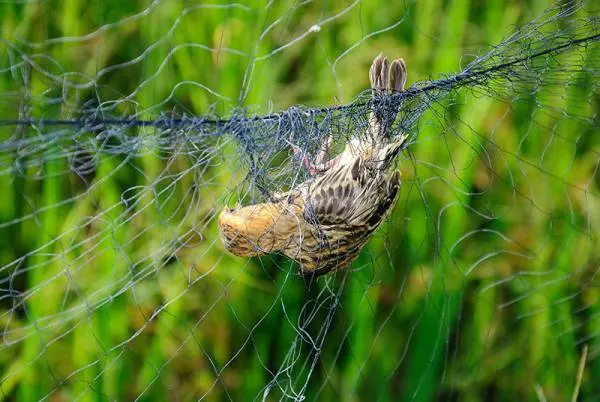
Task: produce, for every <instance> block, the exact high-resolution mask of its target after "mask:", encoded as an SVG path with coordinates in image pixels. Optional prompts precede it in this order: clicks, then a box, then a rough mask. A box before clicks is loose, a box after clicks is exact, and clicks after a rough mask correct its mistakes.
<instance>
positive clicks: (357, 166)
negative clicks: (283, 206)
mask: <svg viewBox="0 0 600 402" xmlns="http://www.w3.org/2000/svg"><path fill="white" fill-rule="evenodd" d="M391 182H395V184H394V183H391ZM398 183H399V179H398V176H397V175H391V176H390V175H388V174H385V173H383V172H378V173H377V174H373V172H370V171H369V170H368V169H366V167H365V163H364V160H363V159H362V158H361V157H357V158H356V159H355V160H354V161H353V163H349V164H344V165H340V166H337V167H335V168H333V169H331V170H330V171H328V172H327V173H326V174H324V175H323V176H321V177H319V178H318V179H317V180H315V181H314V182H312V183H311V186H310V187H309V188H308V192H307V194H306V196H305V200H306V202H305V207H304V217H305V219H306V220H307V221H309V222H311V221H312V222H315V223H317V224H321V225H334V224H349V225H351V224H355V223H367V222H368V221H370V220H371V218H372V217H373V215H374V214H377V210H378V209H380V208H379V207H380V205H381V204H382V203H384V204H387V206H388V207H389V205H390V203H389V202H386V199H388V198H390V197H392V198H394V197H395V195H396V192H397V187H398ZM391 187H394V188H393V189H392V188H391ZM391 193H393V194H391Z"/></svg>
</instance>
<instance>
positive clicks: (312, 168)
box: [286, 136, 338, 176]
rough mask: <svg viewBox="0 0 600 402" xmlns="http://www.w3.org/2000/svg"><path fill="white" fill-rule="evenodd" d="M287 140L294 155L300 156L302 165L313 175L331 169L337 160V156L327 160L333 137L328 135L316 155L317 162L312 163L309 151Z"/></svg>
mask: <svg viewBox="0 0 600 402" xmlns="http://www.w3.org/2000/svg"><path fill="white" fill-rule="evenodd" d="M286 142H287V143H288V144H289V145H290V147H291V148H292V152H293V153H294V156H296V157H299V158H300V160H301V161H302V165H303V166H304V168H305V169H306V170H307V171H308V173H309V174H310V175H311V176H316V175H318V174H321V173H325V172H326V171H327V170H329V169H331V168H332V167H333V166H335V163H336V162H337V159H338V158H337V157H336V158H334V159H331V160H328V161H326V158H327V154H328V153H329V148H330V147H331V143H332V142H333V137H331V136H329V137H327V140H325V142H324V143H323V144H322V145H321V147H320V148H319V151H318V152H317V155H316V157H315V163H312V162H311V161H310V160H309V159H308V156H307V153H306V152H305V151H304V150H302V149H301V148H300V147H299V146H297V145H295V144H293V143H292V142H291V141H288V140H286Z"/></svg>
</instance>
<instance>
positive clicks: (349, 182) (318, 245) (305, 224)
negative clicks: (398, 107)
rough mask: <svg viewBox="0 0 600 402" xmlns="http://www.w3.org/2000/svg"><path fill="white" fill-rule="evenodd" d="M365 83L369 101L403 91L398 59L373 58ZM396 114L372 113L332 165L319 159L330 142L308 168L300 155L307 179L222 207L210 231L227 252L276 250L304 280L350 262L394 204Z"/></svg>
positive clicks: (254, 253)
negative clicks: (268, 197) (272, 194)
mask: <svg viewBox="0 0 600 402" xmlns="http://www.w3.org/2000/svg"><path fill="white" fill-rule="evenodd" d="M369 79H370V81H371V88H372V89H373V92H374V96H375V97H376V98H380V99H383V98H381V97H382V96H384V95H387V94H389V93H390V92H400V91H402V90H404V85H405V83H406V65H405V63H404V60H402V59H398V60H394V61H393V62H392V63H391V64H389V63H388V60H387V58H385V57H384V56H383V55H379V56H378V57H376V58H375V60H374V61H373V64H372V65H371V69H370V71H369ZM396 113H397V111H395V110H394V111H392V112H390V110H389V108H387V109H385V108H381V107H379V108H376V107H374V110H373V111H372V112H371V114H370V117H369V126H368V128H367V130H366V133H364V135H361V136H359V137H356V138H353V139H352V140H351V141H350V142H349V143H348V144H347V145H346V147H345V149H344V151H343V152H342V153H341V154H339V155H338V156H337V157H335V158H333V159H332V160H329V161H324V159H325V157H326V155H327V151H328V148H329V146H330V145H331V138H330V139H328V140H327V141H326V143H325V144H324V146H323V147H322V149H321V150H320V152H319V153H318V155H317V157H316V160H315V163H314V164H313V163H311V162H309V160H308V158H307V157H306V156H304V157H303V164H304V166H305V167H306V168H307V169H308V171H309V173H310V174H311V175H312V176H314V177H312V178H310V179H309V180H307V181H305V182H304V183H302V184H300V185H298V186H297V187H296V188H294V189H292V190H291V191H289V192H287V193H285V194H281V195H279V196H278V200H276V201H275V202H268V203H262V204H254V205H248V206H243V207H237V208H233V209H230V208H225V209H224V210H223V211H222V212H221V214H220V215H219V218H218V226H219V231H220V234H221V239H222V241H223V244H224V245H225V247H226V248H227V250H228V251H229V252H231V253H233V254H235V255H238V256H244V257H250V256H257V255H263V254H267V253H272V252H282V253H283V254H285V255H286V256H288V257H289V258H291V259H293V260H295V261H296V262H298V263H299V264H300V269H301V272H302V274H308V275H322V274H326V273H328V272H331V271H336V270H339V269H342V268H344V267H345V266H347V265H348V264H349V263H351V262H352V260H354V259H355V258H356V257H357V256H358V254H359V252H360V250H361V249H362V247H363V246H364V245H365V243H366V242H367V241H368V240H369V238H370V236H371V234H372V233H373V232H374V231H375V229H377V227H378V226H379V225H380V223H381V222H382V221H383V219H384V218H385V216H386V214H387V212H388V211H389V210H390V209H391V208H392V206H393V205H394V204H395V201H396V195H397V193H398V189H399V186H400V172H399V171H398V170H394V169H392V164H393V161H394V159H395V157H396V156H397V155H398V153H399V152H400V150H401V149H402V145H403V144H404V142H405V140H406V136H405V135H401V136H399V137H396V138H391V136H390V129H391V125H392V123H393V121H394V120H395V117H396ZM292 147H293V149H294V153H296V154H298V153H301V151H300V150H299V149H298V148H297V147H294V146H292Z"/></svg>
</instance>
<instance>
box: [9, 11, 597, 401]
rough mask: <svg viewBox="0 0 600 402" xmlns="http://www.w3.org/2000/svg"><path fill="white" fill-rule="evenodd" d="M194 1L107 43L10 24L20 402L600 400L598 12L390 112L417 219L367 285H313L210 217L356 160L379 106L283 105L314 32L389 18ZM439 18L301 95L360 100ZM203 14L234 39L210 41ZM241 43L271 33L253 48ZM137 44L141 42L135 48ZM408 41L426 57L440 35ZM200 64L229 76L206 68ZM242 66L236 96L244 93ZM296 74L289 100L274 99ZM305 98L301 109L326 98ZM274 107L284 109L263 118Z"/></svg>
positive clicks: (407, 223) (564, 23) (445, 48)
mask: <svg viewBox="0 0 600 402" xmlns="http://www.w3.org/2000/svg"><path fill="white" fill-rule="evenodd" d="M183 3H184V2H182V4H179V3H177V4H176V5H175V3H172V4H167V3H163V2H161V1H154V2H152V3H151V4H150V5H149V6H147V7H146V6H142V7H140V8H139V9H138V10H137V11H131V10H129V11H127V13H126V14H125V15H126V16H124V15H120V14H118V15H111V13H110V11H109V10H110V5H108V4H105V2H102V3H98V4H96V3H94V5H93V7H91V9H90V13H93V16H87V14H86V16H87V17H88V18H90V19H92V20H93V22H94V25H93V26H95V27H96V28H95V29H92V30H89V29H88V28H86V29H85V30H83V27H82V26H63V27H62V29H63V30H62V31H60V32H61V33H62V34H61V36H56V37H52V36H51V35H52V30H50V32H49V35H50V38H49V39H47V38H43V39H39V36H37V34H34V33H33V32H26V33H25V34H24V33H23V32H22V31H23V30H26V29H28V28H27V27H29V26H30V25H31V26H33V25H32V24H34V23H36V21H37V22H38V23H39V22H40V21H39V20H43V21H42V22H45V23H46V24H47V26H48V27H53V26H54V25H53V22H51V21H50V20H48V21H46V20H44V17H43V15H44V12H46V13H48V15H51V16H52V15H56V13H57V12H58V11H54V14H53V11H52V10H51V9H50V7H51V5H49V4H47V3H31V4H27V5H12V4H8V3H6V4H0V9H2V7H4V10H3V11H5V12H11V10H13V12H14V14H15V16H17V15H19V16H21V17H23V18H26V19H27V21H28V22H27V24H29V25H27V24H26V25H27V27H26V28H23V29H22V30H21V31H19V29H18V28H15V30H14V31H10V26H8V23H7V25H5V27H6V26H8V28H3V30H2V33H3V34H4V36H2V38H3V39H2V40H1V41H0V49H2V50H1V52H0V138H1V143H0V181H1V182H2V183H3V184H2V187H1V188H2V189H3V190H4V191H3V192H4V194H3V200H2V201H1V205H0V216H1V217H2V218H1V221H0V230H1V234H0V242H2V246H1V247H0V322H1V323H2V345H1V346H0V348H1V349H0V350H1V351H2V352H1V353H0V391H1V393H0V395H2V397H3V398H6V399H12V398H13V397H19V398H22V399H23V400H30V399H31V400H34V399H35V400H37V399H49V398H53V399H54V398H62V399H91V398H100V399H111V400H122V399H136V400H138V399H146V398H148V399H150V398H153V399H154V398H162V399H186V400H187V399H202V398H205V397H209V398H215V399H217V398H224V399H225V398H227V399H242V398H243V399H248V398H255V399H264V400H266V399H268V400H271V399H294V400H303V399H309V400H315V399H321V398H323V399H328V398H346V399H351V398H357V399H386V398H388V397H389V396H390V395H394V396H397V395H401V396H403V398H404V399H411V400H413V399H419V400H420V399H432V398H435V397H437V398H440V399H451V398H453V397H457V398H461V399H462V398H465V399H468V398H469V397H470V398H477V397H478V396H479V397H481V395H483V394H484V393H486V392H490V391H495V390H497V391H498V392H499V393H501V394H502V395H503V396H505V397H506V398H522V397H527V396H528V397H531V395H533V393H534V392H537V393H538V396H539V395H542V396H543V395H546V396H548V397H550V398H551V399H559V400H560V399H566V398H567V397H569V396H570V395H571V390H572V388H573V387H575V384H576V383H577V384H578V385H577V387H579V385H580V384H583V385H582V390H583V391H584V393H585V395H586V397H587V396H588V395H589V398H590V400H592V399H594V395H595V396H596V397H597V396H598V394H599V393H600V387H599V386H598V385H597V384H596V382H594V381H593V379H594V376H595V372H596V370H597V366H598V361H597V360H596V359H595V357H596V354H597V353H598V350H599V349H598V348H599V346H600V343H599V337H598V334H599V333H600V320H599V319H598V317H599V315H600V310H599V309H598V303H597V302H596V300H597V299H598V297H599V296H600V294H599V293H598V291H597V289H596V288H597V286H596V282H597V279H596V275H597V273H598V271H599V268H600V265H599V261H600V245H599V244H598V236H599V234H600V232H599V230H600V227H599V225H598V222H600V199H599V195H600V193H599V189H600V176H599V174H598V170H599V169H600V155H599V152H600V141H599V138H600V137H599V136H598V134H599V132H600V118H599V114H598V110H599V104H600V92H599V87H600V45H599V44H598V42H599V40H600V9H599V8H598V6H597V5H594V4H591V3H593V2H590V3H587V2H579V1H578V2H575V1H569V2H562V3H560V4H557V5H555V6H553V7H551V8H550V9H548V10H547V11H545V12H544V13H543V14H541V15H540V16H539V17H537V18H535V19H533V20H532V21H531V22H528V23H526V24H521V25H520V27H519V28H517V29H515V31H514V33H513V34H511V35H509V36H507V37H505V38H504V39H503V40H501V41H500V42H499V44H498V45H496V46H494V47H492V48H491V49H488V50H487V51H485V52H482V53H481V54H482V55H481V56H476V57H468V58H469V59H471V61H469V62H465V66H464V67H462V68H461V69H460V71H459V72H458V73H456V74H449V73H446V74H443V75H441V76H439V78H436V79H426V80H421V81H417V82H416V83H414V84H412V86H410V87H409V88H408V89H407V90H406V91H404V92H402V93H399V94H395V95H392V96H391V97H389V98H388V99H385V100H384V102H393V104H394V105H399V106H398V109H399V111H398V115H397V118H396V119H395V122H394V125H393V128H392V135H400V134H401V133H406V134H408V136H409V141H408V147H407V149H406V150H405V152H404V154H403V156H402V157H401V158H400V160H399V161H398V162H397V163H398V167H399V169H400V170H402V174H403V179H402V181H403V186H402V189H401V195H400V199H399V202H398V204H397V206H396V208H395V210H394V213H393V214H392V216H391V217H390V218H389V219H388V221H387V222H386V223H384V225H383V227H382V228H380V229H379V231H378V232H377V233H376V235H375V237H374V238H373V239H372V240H371V241H370V243H369V244H368V246H367V248H366V250H364V251H363V252H362V253H361V255H360V256H359V258H358V259H357V260H356V261H355V262H354V263H353V265H352V266H351V267H349V268H348V269H346V270H343V271H340V272H338V273H336V274H333V275H328V276H326V277H323V278H320V279H318V280H316V281H314V282H311V283H310V284H309V285H307V284H306V283H305V282H304V281H303V280H302V278H301V277H300V276H299V275H298V273H297V269H296V267H295V265H294V264H293V263H292V262H290V261H289V260H288V259H286V258H285V257H282V256H278V255H273V256H267V257H261V258H253V259H241V258H237V257H233V256H231V255H228V254H227V253H225V252H224V249H223V246H222V245H221V244H220V242H219V238H218V234H217V233H218V232H217V228H216V223H215V217H216V216H217V214H218V213H219V211H220V210H221V209H222V208H223V207H225V206H227V205H229V206H233V205H236V204H248V203H255V202H261V201H266V200H269V199H271V198H272V197H273V194H275V193H276V192H281V191H287V190H289V189H290V188H293V187H294V186H295V185H296V184H297V183H300V182H303V181H305V180H306V179H307V178H308V173H307V172H306V171H305V170H304V169H302V163H301V161H300V160H299V159H298V158H297V157H294V156H293V154H292V153H291V152H290V146H289V144H290V142H292V143H294V144H296V145H297V146H299V147H300V148H301V149H302V150H303V151H304V152H306V153H307V154H309V155H314V154H315V153H316V152H317V150H318V149H319V147H320V145H321V144H322V143H323V142H324V141H325V140H326V138H328V137H329V136H331V137H333V138H334V145H333V153H336V152H339V151H340V150H341V149H342V148H343V146H344V144H345V143H346V142H347V141H348V140H349V139H351V138H353V137H355V136H357V135H359V134H360V133H362V132H364V131H365V130H366V128H367V127H368V124H369V113H370V112H371V111H372V110H373V109H374V108H377V107H380V106H381V105H379V104H378V103H377V102H376V101H374V100H373V99H372V98H371V93H370V91H364V92H362V93H361V94H359V95H358V96H357V97H356V98H355V99H354V100H353V101H352V102H350V103H344V104H341V105H335V106H326V107H311V106H305V107H300V106H291V107H284V106H285V105H289V104H294V103H295V102H291V101H290V100H291V95H288V94H286V89H289V88H293V87H294V82H295V81H294V80H295V78H294V77H298V76H300V75H302V69H303V67H302V63H303V58H302V57H303V56H302V55H303V52H305V51H306V49H308V48H310V47H311V46H315V47H316V48H319V46H320V47H326V44H324V42H321V43H320V44H317V45H310V46H309V45H307V44H306V43H307V41H309V40H310V38H313V37H321V38H326V37H327V35H330V34H332V33H333V34H335V32H336V31H337V30H343V27H344V26H345V25H344V23H347V22H348V20H350V21H351V20H352V19H353V18H355V17H354V13H357V15H358V18H359V19H360V18H361V16H365V15H369V16H371V15H381V13H379V14H377V12H376V10H375V11H374V10H371V9H370V8H369V6H367V5H366V4H362V3H361V2H360V1H357V2H355V3H353V4H351V5H349V6H348V7H347V8H343V9H339V10H337V9H331V10H329V9H321V14H317V15H319V16H318V17H317V16H315V14H313V13H314V12H315V10H319V8H318V6H314V8H312V7H313V5H311V4H310V3H301V4H297V5H296V7H293V8H291V9H287V8H286V7H284V6H283V5H281V6H275V5H272V4H270V3H269V5H268V7H267V8H266V11H265V10H262V9H252V8H249V7H245V6H242V5H239V4H235V3H233V4H223V5H217V4H201V3H197V4H196V3H194V4H191V5H190V4H188V3H185V4H183ZM457 4H459V3H458V2H457ZM77 5H78V2H73V4H71V6H70V7H72V9H68V8H67V10H72V12H73V13H74V14H77V12H78V11H81V9H80V8H78V6H77ZM361 7H364V9H363V8H361ZM423 7H426V6H422V5H417V4H412V3H407V4H406V5H405V6H404V7H403V8H402V10H399V14H398V15H396V14H395V13H390V15H389V16H388V18H389V19H391V20H385V21H386V22H385V23H384V24H383V25H377V24H376V25H375V26H377V29H372V28H369V29H370V31H369V32H368V33H365V32H364V31H363V32H360V34H359V35H358V38H355V39H352V40H354V42H351V43H350V44H346V49H345V50H344V52H343V53H341V54H339V55H338V57H337V59H335V60H330V61H329V64H328V65H326V66H325V67H324V68H323V70H325V73H323V72H322V71H320V70H315V71H317V72H320V73H321V74H324V76H326V78H318V77H311V76H309V77H308V78H303V79H304V80H305V81H301V82H311V81H314V82H315V83H322V82H326V83H329V84H327V85H329V86H328V87H327V88H332V89H333V90H337V91H338V95H339V96H340V97H341V98H344V95H343V94H344V92H346V91H347V92H352V91H354V93H356V91H358V89H359V88H362V89H364V88H366V87H367V84H366V82H367V69H368V62H369V61H370V59H371V58H372V57H373V55H374V54H373V53H369V54H367V55H365V57H364V58H361V57H362V56H360V55H359V54H358V50H357V49H358V48H360V47H364V46H367V45H369V44H371V43H373V46H382V43H381V42H375V40H376V39H378V38H388V39H387V40H390V39H389V38H390V37H391V36H389V35H391V34H392V33H398V32H399V33H403V32H405V31H406V30H408V29H411V30H412V28H418V27H420V26H421V25H419V24H420V22H417V19H416V18H415V19H411V16H418V15H420V14H419V13H423V14H427V13H428V12H429V11H428V10H427V8H423ZM448 7H449V8H450V9H449V10H448V12H449V17H448V21H449V22H448V23H447V26H446V27H447V29H448V32H446V34H445V35H442V34H440V36H439V37H438V39H439V43H437V45H438V46H436V52H437V53H439V54H438V56H437V57H436V58H435V60H434V62H433V63H432V64H433V65H432V66H430V67H431V69H432V70H433V71H439V70H445V71H451V69H446V67H447V64H446V63H449V62H448V60H450V59H451V57H450V56H449V55H451V54H452V49H453V48H452V46H451V45H450V43H447V41H448V38H453V34H456V33H457V32H456V29H458V28H456V26H455V22H454V23H453V20H452V18H458V17H460V15H461V14H460V13H461V12H463V13H464V10H462V9H461V8H460V7H459V6H458V5H454V6H448ZM453 7H454V8H453ZM73 10H74V11H73ZM461 10H462V11H461ZM59 11H60V10H59ZM384 11H385V10H384ZM5 15H8V16H7V17H3V18H5V19H6V20H7V21H10V15H11V14H5ZM206 15H211V16H215V15H216V16H217V17H214V20H215V21H218V23H215V25H214V26H213V25H212V22H206V26H202V27H201V28H197V27H198V24H199V23H200V22H201V21H204V20H203V18H205V17H206ZM506 15H507V16H509V15H510V12H508V11H507V13H506ZM463 16H464V15H463ZM15 18H16V17H15ZM303 18H304V19H303ZM507 18H508V17H507ZM515 18H516V17H515ZM458 20H459V21H460V19H458ZM66 21H70V20H68V18H67V17H65V20H64V21H63V24H66V25H68V23H67V22H66ZM210 21H212V20H210ZM249 21H259V22H256V23H255V24H256V25H252V23H251V22H249ZM390 21H391V22H390ZM87 22H90V21H87ZM516 22H517V21H516V20H512V21H511V22H509V25H512V24H514V23H516ZM486 23H488V24H492V23H491V20H486ZM23 24H25V23H23ZM245 24H249V25H245ZM386 24H387V25H386ZM453 24H454V25H453ZM498 24H499V23H498ZM247 26H252V27H253V28H254V30H253V31H252V32H253V33H254V34H253V35H254V36H252V35H251V39H250V40H249V42H248V46H247V47H244V46H245V45H244V46H241V47H240V48H237V47H235V45H236V41H235V40H236V39H237V40H240V38H242V37H244V35H247V33H246V31H244V30H243V27H247ZM294 26H299V27H300V28H298V29H297V30H296V29H292V28H291V27H294ZM382 26H383V28H382ZM21 27H22V26H21ZM194 28H197V29H199V30H200V31H201V32H190V31H189V30H193V29H194ZM488 29H490V31H492V32H493V33H495V32H496V31H498V32H501V30H500V27H499V26H496V27H494V26H490V27H489V28H488ZM69 30H71V31H69ZM414 31H416V32H418V29H414ZM68 32H71V33H70V34H68ZM140 32H142V33H144V34H145V35H146V36H145V38H146V39H148V40H149V42H147V43H145V42H144V41H140V42H139V43H138V42H135V44H131V47H129V46H123V49H122V50H115V49H118V48H119V46H120V45H121V44H122V43H123V41H124V40H125V38H129V37H130V36H134V35H138V34H140ZM7 33H12V36H9V35H8V34H7ZM495 34H496V35H498V33H495ZM203 35H204V36H203ZM414 35H415V37H414V38H413V39H412V44H413V46H414V48H415V49H418V47H419V45H422V43H421V42H422V41H423V40H425V39H423V38H426V37H427V35H416V34H414ZM490 35H491V34H490ZM192 38H193V39H192ZM499 39H500V38H498V40H499ZM323 40H325V39H323ZM456 40H457V41H459V39H456ZM125 42H126V40H125ZM240 43H242V42H240ZM352 43H353V44H352ZM208 44H214V45H208ZM136 46H139V48H136ZM369 50H371V49H369ZM382 50H385V49H381V48H378V49H376V50H375V53H379V52H380V51H382ZM454 50H455V49H454ZM322 51H323V52H326V50H322ZM365 53H367V52H366V51H365ZM386 53H388V54H389V53H390V51H388V50H386ZM319 54H320V53H318V52H317V55H319ZM394 56H403V57H405V58H407V65H408V70H409V77H414V75H413V74H418V68H416V67H413V65H414V66H419V64H421V65H422V66H424V65H426V64H427V63H425V62H418V61H416V60H415V62H414V63H411V59H410V57H408V56H410V55H408V56H407V55H404V54H398V55H394ZM194 57H197V58H200V59H201V60H203V61H200V62H198V65H203V66H204V65H206V66H212V67H211V69H210V71H208V70H206V71H204V70H202V69H200V68H199V69H198V70H199V71H190V66H191V65H193V63H194V62H193V60H194ZM310 58H311V60H313V59H314V58H313V56H311V57H310ZM415 58H416V56H415ZM465 58H467V57H466V56H465ZM321 63H323V61H321ZM344 63H346V64H344ZM238 65H242V66H244V68H243V71H245V75H244V76H241V77H240V76H235V77H232V76H226V75H225V74H226V72H227V71H228V69H231V70H232V71H236V70H235V69H234V68H235V67H236V66H238ZM450 66H452V65H450ZM342 70H343V71H342ZM282 71H283V72H282ZM299 71H300V72H299ZM284 73H285V74H287V75H288V79H289V82H285V83H283V84H282V86H281V88H276V87H275V85H276V82H274V77H275V76H278V74H279V75H284ZM342 73H343V74H344V75H348V77H349V78H347V80H348V82H349V84H348V85H349V86H350V88H345V87H344V85H341V82H342V80H346V78H343V79H342V78H340V76H341V75H342ZM211 74H212V76H211ZM199 77H202V78H201V79H199ZM216 77H218V78H216ZM211 79H213V80H217V79H218V80H219V82H220V81H221V80H222V81H223V82H225V84H222V85H221V86H220V88H222V89H223V92H221V91H219V90H217V89H215V88H216V87H217V84H216V81H211ZM298 80H300V78H298ZM409 80H413V81H414V78H409ZM228 81H231V82H228ZM211 82H212V84H211ZM363 84H364V85H363ZM213 87H215V88H213ZM296 91H298V93H299V94H300V95H298V99H297V100H299V101H302V102H303V103H308V102H309V101H308V99H309V98H308V97H306V96H307V95H318V94H319V93H320V91H321V88H314V87H313V88H309V89H303V88H297V89H296ZM303 91H306V94H304V93H303ZM238 92H239V93H238ZM230 94H234V95H233V96H231V95H230ZM286 96H289V97H290V99H287V98H286ZM303 96H304V97H305V98H303ZM321 96H325V97H326V98H329V99H330V98H331V96H332V92H329V93H328V94H326V95H321ZM271 98H274V99H277V105H276V106H273V105H270V104H266V103H265V102H264V101H262V99H271ZM257 99H258V100H261V103H258V106H256V107H255V109H251V108H248V107H243V106H244V105H248V104H256V103H254V102H255V101H256V100H257ZM274 110H277V111H274ZM583 350H586V353H588V355H589V362H588V364H587V371H585V372H584V373H585V375H584V376H583V377H582V378H583V379H579V380H577V375H576V373H577V367H578V364H579V360H580V354H581V353H582V351H583ZM588 351H589V352H588ZM565 378H568V379H569V381H571V382H572V383H573V387H571V386H569V387H565V383H564V381H565Z"/></svg>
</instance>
